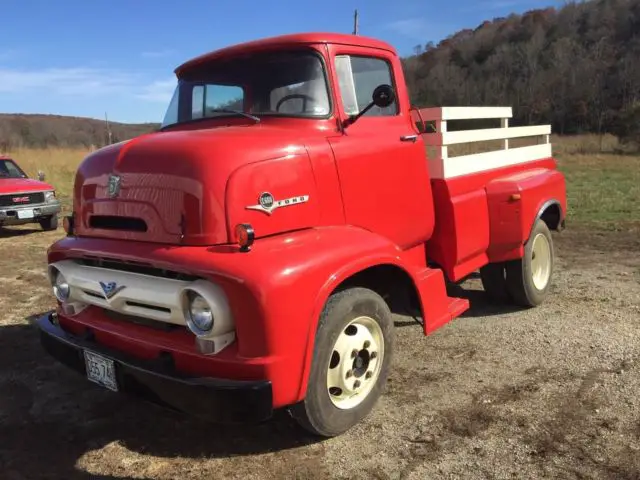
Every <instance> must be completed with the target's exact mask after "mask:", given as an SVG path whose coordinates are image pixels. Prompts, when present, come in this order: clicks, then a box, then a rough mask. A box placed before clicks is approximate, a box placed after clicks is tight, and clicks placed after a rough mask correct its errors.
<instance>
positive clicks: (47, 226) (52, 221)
mask: <svg viewBox="0 0 640 480" xmlns="http://www.w3.org/2000/svg"><path fill="white" fill-rule="evenodd" d="M38 223H40V227H41V228H42V229H43V230H44V231H45V232H50V231H53V230H56V229H57V228H58V215H50V216H48V217H44V218H42V219H41V220H40V221H39V222H38Z"/></svg>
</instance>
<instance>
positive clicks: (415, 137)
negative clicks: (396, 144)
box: [400, 135, 418, 142]
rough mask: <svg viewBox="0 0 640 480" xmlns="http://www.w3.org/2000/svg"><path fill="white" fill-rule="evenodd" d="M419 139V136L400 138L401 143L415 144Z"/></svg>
mask: <svg viewBox="0 0 640 480" xmlns="http://www.w3.org/2000/svg"><path fill="white" fill-rule="evenodd" d="M417 139H418V135H403V136H401V137H400V141H401V142H415V141H416V140H417Z"/></svg>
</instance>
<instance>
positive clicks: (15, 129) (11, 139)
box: [0, 114, 160, 153]
mask: <svg viewBox="0 0 640 480" xmlns="http://www.w3.org/2000/svg"><path fill="white" fill-rule="evenodd" d="M159 126H160V125H159V124H154V123H146V124H126V123H117V122H109V125H108V127H107V124H106V122H105V121H103V120H97V119H92V118H79V117H67V116H62V115H26V114H0V153H1V152H7V151H11V150H15V149H17V148H22V147H30V148H50V147H84V148H92V147H95V148H99V147H102V146H104V145H107V144H109V143H116V142H119V141H121V140H127V139H129V138H133V137H135V136H138V135H141V134H144V133H148V132H151V131H153V130H155V129H157V128H159Z"/></svg>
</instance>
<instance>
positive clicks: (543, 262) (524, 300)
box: [480, 219, 555, 307]
mask: <svg viewBox="0 0 640 480" xmlns="http://www.w3.org/2000/svg"><path fill="white" fill-rule="evenodd" d="M554 266H555V253H554V249H553V238H552V237H551V231H550V230H549V227H548V226H547V224H546V223H545V222H544V221H543V220H540V219H538V220H537V221H536V223H535V225H534V227H533V230H532V231H531V235H530V236H529V239H528V240H527V243H525V246H524V256H523V257H522V258H521V259H517V260H510V261H507V262H501V263H491V264H489V265H486V266H484V267H482V268H481V269H480V278H481V280H482V285H483V288H484V290H485V292H486V293H487V296H488V297H489V298H490V299H491V300H492V301H495V302H497V303H515V304H516V305H520V306H523V307H536V306H538V305H541V304H542V303H543V302H544V301H545V300H546V299H547V297H548V295H549V289H550V286H551V280H552V278H553V269H554Z"/></svg>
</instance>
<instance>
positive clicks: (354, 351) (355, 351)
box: [351, 348, 358, 358]
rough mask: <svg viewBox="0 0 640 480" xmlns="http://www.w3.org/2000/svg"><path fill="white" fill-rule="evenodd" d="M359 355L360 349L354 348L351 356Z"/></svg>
mask: <svg viewBox="0 0 640 480" xmlns="http://www.w3.org/2000/svg"><path fill="white" fill-rule="evenodd" d="M357 356H358V350H356V349H355V348H354V349H353V350H352V352H351V358H356V357H357Z"/></svg>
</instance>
